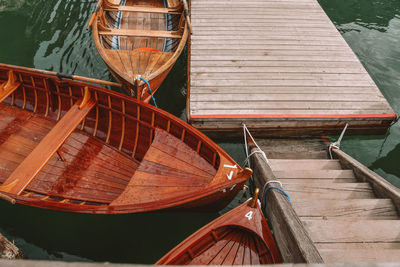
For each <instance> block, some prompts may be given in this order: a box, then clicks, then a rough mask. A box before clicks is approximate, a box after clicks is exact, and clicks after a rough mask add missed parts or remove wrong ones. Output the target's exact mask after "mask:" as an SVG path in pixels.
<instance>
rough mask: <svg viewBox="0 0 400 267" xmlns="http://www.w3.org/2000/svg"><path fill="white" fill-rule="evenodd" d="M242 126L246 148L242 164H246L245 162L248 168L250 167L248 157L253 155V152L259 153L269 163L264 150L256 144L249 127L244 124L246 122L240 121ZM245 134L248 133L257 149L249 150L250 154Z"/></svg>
mask: <svg viewBox="0 0 400 267" xmlns="http://www.w3.org/2000/svg"><path fill="white" fill-rule="evenodd" d="M242 127H243V136H244V147H245V150H246V159H245V161H244V163H243V166H246V164H247V166H249V168H251V167H250V161H249V160H250V157H251V156H252V155H254V154H255V153H260V154H261V155H262V156H263V157H264V159H265V161H266V162H267V163H268V164H269V160H268V158H267V155H266V154H265V152H264V151H263V150H262V149H261V148H260V147H259V146H258V145H257V143H256V141H255V140H254V138H253V136H252V135H251V133H250V131H249V129H248V128H247V126H246V124H245V123H242ZM247 135H249V137H250V139H251V141H252V142H253V144H254V145H255V146H256V148H257V150H254V151H253V152H251V153H250V154H249V150H248V144H247Z"/></svg>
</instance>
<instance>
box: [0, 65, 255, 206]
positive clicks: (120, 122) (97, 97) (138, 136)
mask: <svg viewBox="0 0 400 267" xmlns="http://www.w3.org/2000/svg"><path fill="white" fill-rule="evenodd" d="M6 94H7V95H8V97H6V98H5V99H4V100H3V101H2V102H1V103H0V114H1V117H2V120H1V121H0V183H1V185H0V193H1V194H0V196H1V197H2V198H3V199H9V200H15V201H16V202H17V203H21V204H26V205H31V206H37V207H43V208H50V209H56V210H64V211H74V212H87V213H130V212H144V211H151V210H159V209H192V208H198V209H212V210H216V209H219V208H222V207H223V206H225V205H226V204H227V203H229V201H231V200H232V198H233V197H234V196H235V195H236V194H237V192H238V191H239V190H240V189H241V188H242V187H243V184H244V183H245V182H246V180H247V179H248V177H249V176H250V174H251V170H249V169H244V170H243V169H241V168H240V167H239V166H238V165H237V164H236V163H235V162H234V161H233V160H232V159H231V158H230V157H229V156H228V155H227V154H226V153H225V152H224V151H223V150H222V149H221V148H219V147H218V146H217V145H216V144H215V143H213V142H212V141H211V140H210V139H208V138H207V137H206V136H205V135H203V134H202V133H200V132H199V131H197V130H196V129H195V128H193V127H191V126H190V125H188V124H187V123H185V122H183V121H181V120H179V119H177V118H175V117H174V116H172V115H170V114H169V113H167V112H165V111H162V110H160V109H157V108H155V107H153V106H151V105H148V104H145V103H143V102H140V101H137V100H135V99H133V98H130V97H128V96H125V95H122V94H119V93H116V92H113V91H110V90H106V89H103V88H101V87H97V86H93V85H90V84H87V83H81V82H77V81H73V80H69V79H62V80H60V79H59V78H58V77H57V76H56V75H50V74H48V73H47V72H46V73H45V72H44V71H39V70H34V69H29V68H22V67H15V66H10V65H5V64H0V95H6Z"/></svg>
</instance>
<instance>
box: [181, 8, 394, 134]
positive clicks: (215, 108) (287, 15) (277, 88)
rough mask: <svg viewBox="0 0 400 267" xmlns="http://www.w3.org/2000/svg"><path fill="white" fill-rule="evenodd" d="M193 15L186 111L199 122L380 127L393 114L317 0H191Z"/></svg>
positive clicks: (214, 126) (221, 126)
mask: <svg viewBox="0 0 400 267" xmlns="http://www.w3.org/2000/svg"><path fill="white" fill-rule="evenodd" d="M191 18H192V25H193V34H192V36H191V41H190V49H189V56H188V57H189V70H188V71H189V76H188V87H189V89H188V102H187V113H188V119H189V120H190V122H191V123H192V124H193V125H194V126H196V127H198V128H200V129H202V130H206V131H207V130H209V131H219V130H232V129H234V130H236V129H238V128H239V127H240V124H241V122H242V121H246V124H247V126H248V127H249V128H253V129H260V128H262V129H270V130H274V129H277V128H278V127H280V128H279V129H282V128H283V129H296V128H304V127H307V128H308V129H309V130H308V131H310V130H315V129H321V128H323V129H324V130H325V131H328V130H332V129H337V128H343V125H344V121H346V122H349V123H350V127H349V129H350V130H351V129H364V130H365V129H372V128H371V127H370V126H375V127H373V129H375V130H376V129H377V128H380V129H381V130H384V129H386V128H387V127H388V125H389V123H390V122H391V121H392V120H393V119H395V117H396V115H395V114H394V112H393V110H392V108H391V107H390V106H389V104H388V103H387V101H386V100H385V98H384V97H383V95H382V93H381V92H380V91H379V89H378V88H377V86H376V85H375V83H374V81H373V80H372V79H371V77H370V76H369V74H368V73H367V72H366V70H365V69H364V67H363V66H362V64H361V63H360V61H359V60H358V58H357V56H356V55H355V54H354V53H353V51H352V50H351V49H350V47H349V46H348V45H347V43H346V41H345V40H344V39H343V38H342V36H341V35H340V33H339V32H338V31H337V30H336V28H335V26H334V25H333V23H332V22H331V21H330V19H329V18H328V16H327V15H326V14H325V12H324V11H323V9H322V8H321V7H320V5H319V4H318V2H317V0H250V1H244V0H219V1H212V0H193V1H191ZM338 122H339V123H338Z"/></svg>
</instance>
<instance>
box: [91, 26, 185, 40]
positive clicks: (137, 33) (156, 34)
mask: <svg viewBox="0 0 400 267" xmlns="http://www.w3.org/2000/svg"><path fill="white" fill-rule="evenodd" d="M99 34H100V35H117V36H130V37H153V38H174V39H180V38H182V32H177V31H150V30H125V29H110V28H103V29H102V30H100V31H99Z"/></svg>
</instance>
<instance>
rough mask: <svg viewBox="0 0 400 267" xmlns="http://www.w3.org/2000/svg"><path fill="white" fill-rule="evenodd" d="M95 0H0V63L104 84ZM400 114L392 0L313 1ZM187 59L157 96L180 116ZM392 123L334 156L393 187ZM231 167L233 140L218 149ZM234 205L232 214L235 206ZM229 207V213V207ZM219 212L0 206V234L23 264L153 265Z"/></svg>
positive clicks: (398, 135) (397, 142)
mask: <svg viewBox="0 0 400 267" xmlns="http://www.w3.org/2000/svg"><path fill="white" fill-rule="evenodd" d="M96 2H97V1H81V0H75V1H73V0H0V38H1V41H0V62H3V63H8V64H15V65H21V66H26V67H35V68H40V69H46V70H52V71H58V72H63V73H68V74H76V75H82V76H88V77H93V78H100V79H105V80H111V79H112V77H111V75H110V73H109V72H108V70H107V68H106V66H105V64H104V63H103V61H102V60H101V58H100V56H99V55H98V53H97V51H96V48H95V46H94V43H93V41H92V37H91V33H90V32H88V31H86V24H87V21H88V19H89V17H90V14H91V12H92V11H93V8H94V6H95V4H96ZM320 3H321V4H322V6H323V8H324V9H325V11H326V12H327V14H328V15H329V16H330V18H331V19H332V20H333V21H334V23H335V25H336V26H337V28H338V29H339V30H340V32H341V33H342V34H343V36H344V38H345V39H346V41H347V42H348V43H349V45H350V46H351V47H352V49H353V50H354V51H355V53H356V54H357V56H358V57H359V58H360V60H361V61H362V63H363V64H364V66H365V67H366V68H367V70H368V72H369V73H370V74H371V76H372V78H373V79H374V80H375V82H376V83H377V85H378V87H379V88H380V89H381V90H382V92H383V94H384V95H385V97H386V98H387V99H388V100H389V102H390V104H391V105H392V107H393V108H394V110H395V112H396V113H400V0H386V1H383V0H382V1H377V0H335V1H332V0H320ZM185 59H186V53H185V51H184V53H183V55H182V56H181V57H180V59H179V60H178V62H177V64H176V65H175V67H174V68H173V70H172V71H171V73H170V74H169V76H168V77H167V79H166V80H165V81H164V83H163V85H162V87H161V88H160V90H158V92H157V93H156V95H155V97H156V99H157V104H158V105H159V106H160V107H161V108H162V109H165V110H167V111H169V112H171V113H173V114H174V115H176V116H178V117H181V118H183V119H185V99H186V62H185ZM399 124H400V123H396V124H395V125H393V126H392V127H391V129H390V131H389V132H388V133H387V135H385V136H351V137H348V136H346V137H345V138H344V140H343V142H342V149H343V150H345V151H346V152H347V153H349V154H350V155H352V156H354V157H355V158H356V159H358V160H360V161H361V162H362V163H364V164H366V165H367V166H369V167H370V168H372V169H373V170H375V171H377V172H378V173H379V174H381V175H382V176H383V177H385V178H386V179H388V180H389V181H390V182H391V183H393V184H395V185H396V186H398V187H400V163H399V162H400V161H399V159H400V127H399ZM218 143H219V144H220V145H221V146H222V147H223V148H224V149H225V150H226V151H227V152H228V153H230V154H231V156H233V157H234V158H235V159H236V160H237V161H238V162H239V163H241V162H243V160H244V158H245V156H244V153H243V146H242V144H241V140H238V141H235V142H232V141H230V140H227V139H224V138H223V137H222V138H221V139H220V141H219V142H218ZM234 205H235V203H232V204H231V205H230V207H232V206H234ZM228 209H229V207H228ZM216 216H218V213H210V214H204V213H202V214H198V213H185V214H183V213H154V214H133V215H132V214H129V215H112V216H104V215H85V214H73V213H64V212H55V211H48V210H42V209H37V208H31V207H24V206H20V205H16V206H11V205H8V204H6V203H4V202H0V232H2V233H3V234H4V235H6V236H7V237H9V238H10V239H13V240H15V242H16V244H17V245H18V246H19V247H20V248H21V249H22V250H24V252H25V253H26V255H27V256H28V257H29V258H34V259H57V260H88V261H110V262H128V263H153V262H155V261H156V260H157V259H158V258H160V257H161V256H162V255H163V254H164V253H166V252H167V251H168V250H169V249H171V248H172V247H173V246H174V245H175V244H177V243H178V242H179V241H181V240H182V239H184V238H185V237H186V236H187V235H189V234H190V233H192V232H193V231H195V230H196V229H198V228H199V227H201V226H203V225H204V224H206V223H207V222H209V221H211V220H212V219H214V218H215V217H216Z"/></svg>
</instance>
